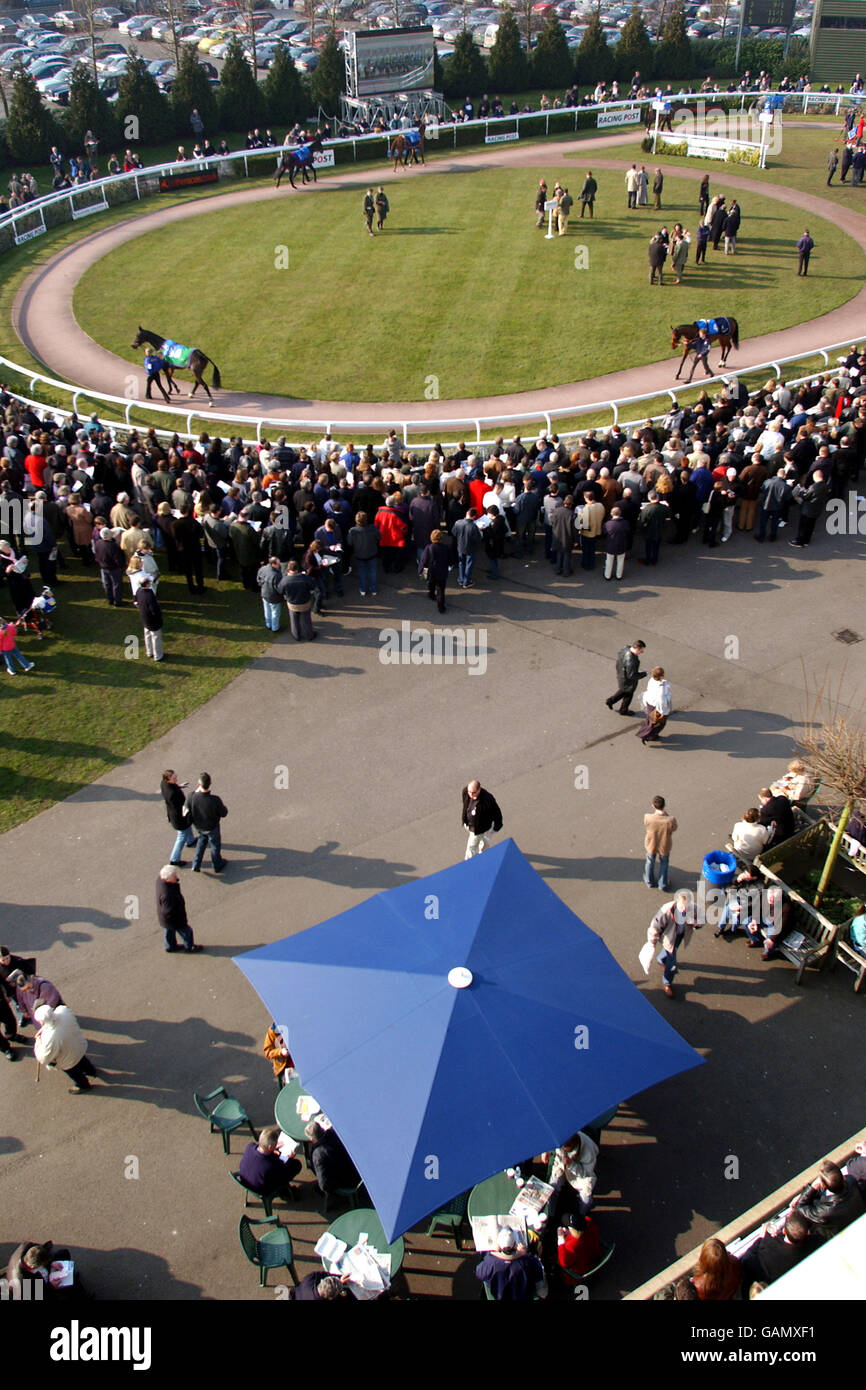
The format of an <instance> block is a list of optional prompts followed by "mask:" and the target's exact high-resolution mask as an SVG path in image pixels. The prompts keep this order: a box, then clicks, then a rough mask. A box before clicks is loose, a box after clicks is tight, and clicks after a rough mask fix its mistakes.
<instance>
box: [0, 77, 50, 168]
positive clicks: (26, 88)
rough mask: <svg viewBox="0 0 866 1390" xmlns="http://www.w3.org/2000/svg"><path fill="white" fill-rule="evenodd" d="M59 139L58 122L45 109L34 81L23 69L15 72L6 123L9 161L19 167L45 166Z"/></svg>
mask: <svg viewBox="0 0 866 1390" xmlns="http://www.w3.org/2000/svg"><path fill="white" fill-rule="evenodd" d="M59 138H60V136H59V130H58V126H57V122H56V121H55V120H54V117H53V116H52V115H51V113H50V112H49V111H48V110H47V109H46V108H45V107H44V106H43V105H42V98H41V97H40V95H39V91H38V89H37V87H36V82H35V80H34V79H33V78H32V77H31V76H30V74H29V73H27V72H25V71H24V69H23V68H20V67H19V68H16V69H15V70H14V72H13V74H12V99H11V101H10V102H9V119H8V120H7V122H6V143H7V144H8V146H9V155H10V158H11V159H13V160H15V161H16V163H18V164H44V163H45V160H46V159H47V158H48V151H49V150H50V149H51V146H52V145H56V144H57V142H58V140H59Z"/></svg>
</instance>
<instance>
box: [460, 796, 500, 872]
mask: <svg viewBox="0 0 866 1390" xmlns="http://www.w3.org/2000/svg"><path fill="white" fill-rule="evenodd" d="M462 797H463V824H464V826H465V827H466V829H467V830H468V832H469V840H468V842H467V845H466V854H465V855H464V858H465V859H472V858H473V856H474V855H476V854H481V852H482V850H485V849H486V848H487V841H488V839H489V837H490V835H491V833H493V834H498V833H499V831H500V830H501V829H502V812H501V811H500V809H499V806H498V804H497V801H496V798H495V797H494V796H493V795H492V793H491V792H489V791H486V790H485V788H484V787H482V785H481V783H480V782H479V781H478V780H477V779H476V780H475V781H472V782H469V783H467V785H466V786H465V787H464V788H463V792H462Z"/></svg>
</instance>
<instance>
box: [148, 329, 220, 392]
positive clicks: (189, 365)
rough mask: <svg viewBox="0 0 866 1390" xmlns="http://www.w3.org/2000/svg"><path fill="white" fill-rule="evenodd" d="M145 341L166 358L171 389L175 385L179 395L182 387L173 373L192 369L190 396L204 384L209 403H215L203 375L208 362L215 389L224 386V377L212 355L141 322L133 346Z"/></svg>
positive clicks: (166, 369) (166, 370)
mask: <svg viewBox="0 0 866 1390" xmlns="http://www.w3.org/2000/svg"><path fill="white" fill-rule="evenodd" d="M145 343H148V344H149V345H150V346H151V347H154V348H156V350H157V352H158V353H159V354H160V356H162V357H163V358H164V360H165V375H166V377H167V379H168V384H169V390H171V389H172V387H174V390H175V391H177V392H178V395H179V394H180V389H179V387H177V386H174V382H173V380H172V377H173V374H174V372H175V371H179V370H184V371H190V372H192V374H193V376H194V377H195V385H194V386H193V388H192V390H191V391H190V393H189V394H190V398H192V397H193V396H194V395H195V393H196V391H197V390H198V388H199V387H200V386H203V387H204V389H205V392H206V393H207V397H208V404H209V405H213V396H212V395H211V393H210V389H209V387H208V384H207V382H206V381H205V379H204V375H203V373H204V369H205V367H206V366H207V365H208V363H210V365H211V366H212V367H213V378H212V383H213V388H214V390H215V391H218V390H219V389H220V387H221V386H222V379H221V377H220V371H219V367H218V366H217V364H216V362H214V360H213V359H212V358H211V357H208V356H207V355H206V354H205V353H203V352H201V351H200V350H199V348H182V347H180V345H179V344H178V343H175V342H174V341H173V339H171V338H165V337H164V336H163V334H162V333H151V332H150V331H149V329H147V328H142V326H141V324H139V325H138V332H137V333H136V335H135V341H134V342H133V344H132V346H133V347H134V348H140V347H143V346H144V344H145ZM163 349H166V351H163Z"/></svg>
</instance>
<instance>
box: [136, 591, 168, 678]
mask: <svg viewBox="0 0 866 1390" xmlns="http://www.w3.org/2000/svg"><path fill="white" fill-rule="evenodd" d="M135 603H136V606H137V608H138V611H139V613H140V614H141V622H142V626H143V627H144V650H145V652H146V654H147V655H148V656H151V657H153V659H154V661H164V660H165V657H164V655H163V650H162V608H161V607H160V603H159V599H158V598H157V596H156V594H155V593H154V592H153V582H152V580H151V577H150V575H149V574H143V575H142V577H141V582H140V584H139V587H138V589H137V590H136V594H135Z"/></svg>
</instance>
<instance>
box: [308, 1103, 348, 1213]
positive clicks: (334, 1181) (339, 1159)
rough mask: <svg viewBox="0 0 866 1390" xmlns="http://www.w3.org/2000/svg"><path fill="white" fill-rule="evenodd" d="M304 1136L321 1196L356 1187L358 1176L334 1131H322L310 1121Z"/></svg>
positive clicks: (315, 1123) (318, 1125) (314, 1122)
mask: <svg viewBox="0 0 866 1390" xmlns="http://www.w3.org/2000/svg"><path fill="white" fill-rule="evenodd" d="M304 1134H305V1135H306V1136H307V1139H308V1140H309V1141H310V1144H311V1145H312V1148H311V1150H310V1167H311V1168H312V1170H313V1172H314V1173H315V1175H316V1182H317V1184H318V1187H319V1191H320V1192H321V1193H322V1194H323V1196H327V1195H328V1193H329V1192H336V1191H337V1190H338V1188H347V1187H357V1186H358V1183H359V1182H360V1181H361V1178H360V1175H359V1173H358V1170H357V1168H356V1167H355V1165H354V1163H353V1162H352V1160H351V1158H350V1157H349V1155H348V1153H347V1151H346V1148H345V1146H344V1144H343V1141H342V1140H341V1139H340V1138H339V1136H338V1134H337V1132H336V1130H334V1129H323V1128H322V1126H321V1125H320V1124H319V1123H318V1121H317V1120H310V1123H309V1124H308V1125H307V1126H306V1128H305V1130H304Z"/></svg>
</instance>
